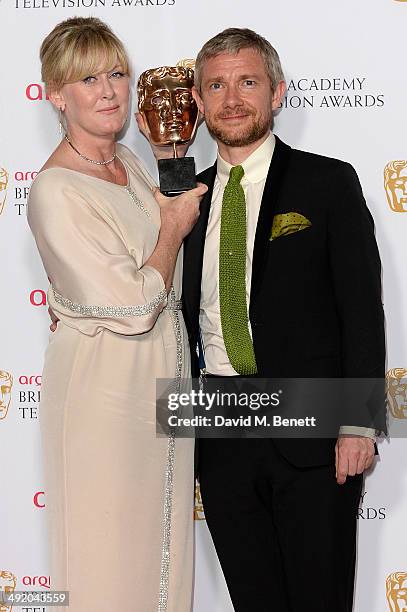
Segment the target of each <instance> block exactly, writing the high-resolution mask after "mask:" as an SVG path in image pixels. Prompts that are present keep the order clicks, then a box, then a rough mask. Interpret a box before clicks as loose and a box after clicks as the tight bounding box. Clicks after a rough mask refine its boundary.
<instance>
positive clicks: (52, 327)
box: [48, 308, 59, 332]
mask: <svg viewBox="0 0 407 612" xmlns="http://www.w3.org/2000/svg"><path fill="white" fill-rule="evenodd" d="M48 314H49V318H50V319H51V325H50V326H49V328H50V330H51V331H52V332H54V331H55V330H56V328H57V325H58V321H59V319H58V317H57V316H56V315H55V313H54V311H53V310H51V308H48Z"/></svg>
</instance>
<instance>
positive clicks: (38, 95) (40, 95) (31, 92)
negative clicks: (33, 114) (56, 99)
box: [25, 83, 49, 102]
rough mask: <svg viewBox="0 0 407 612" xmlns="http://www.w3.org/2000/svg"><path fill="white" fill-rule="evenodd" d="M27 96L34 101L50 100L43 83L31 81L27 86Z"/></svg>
mask: <svg viewBox="0 0 407 612" xmlns="http://www.w3.org/2000/svg"><path fill="white" fill-rule="evenodd" d="M25 97H26V98H27V99H28V100H31V101H32V102H37V101H38V100H48V99H49V98H48V95H47V93H46V91H45V88H44V86H43V85H41V83H29V84H28V85H27V87H26V88H25Z"/></svg>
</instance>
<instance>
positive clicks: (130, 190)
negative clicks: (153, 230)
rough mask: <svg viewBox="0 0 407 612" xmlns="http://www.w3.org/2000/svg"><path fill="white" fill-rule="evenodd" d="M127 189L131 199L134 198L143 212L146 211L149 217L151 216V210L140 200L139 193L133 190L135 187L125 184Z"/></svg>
mask: <svg viewBox="0 0 407 612" xmlns="http://www.w3.org/2000/svg"><path fill="white" fill-rule="evenodd" d="M125 190H126V191H127V193H128V194H129V196H130V197H131V199H132V200H133V202H134V204H135V205H136V206H138V207H139V209H140V210H142V211H143V213H145V214H146V215H147V217H149V216H150V212H149V211H148V210H147V208H146V207H145V206H144V204H143V202H142V201H141V200H140V198H139V197H138V195H137V194H136V193H135V192H134V191H133V189H132V188H131V187H130V186H129V185H126V186H125Z"/></svg>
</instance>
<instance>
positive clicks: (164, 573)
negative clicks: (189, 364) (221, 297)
mask: <svg viewBox="0 0 407 612" xmlns="http://www.w3.org/2000/svg"><path fill="white" fill-rule="evenodd" d="M168 298H169V300H168V306H167V308H168V309H169V310H170V315H171V318H172V324H173V328H174V334H175V339H176V342H177V361H176V366H175V380H174V385H175V389H176V391H177V392H178V393H179V391H180V382H181V375H182V332H181V324H180V320H179V315H178V312H177V311H178V310H180V309H181V301H180V300H176V299H175V291H174V287H171V290H170V293H169V294H168ZM174 463H175V432H174V430H170V435H169V438H168V451H167V468H166V472H165V491H164V527H163V545H162V557H161V570H160V593H159V599H158V612H166V611H167V608H168V584H169V576H170V547H171V515H172V498H173V487H174Z"/></svg>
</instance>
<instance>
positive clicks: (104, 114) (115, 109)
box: [60, 66, 130, 136]
mask: <svg viewBox="0 0 407 612" xmlns="http://www.w3.org/2000/svg"><path fill="white" fill-rule="evenodd" d="M129 93H130V79H129V76H128V74H125V73H124V72H123V70H122V68H121V66H115V67H114V68H113V69H112V70H110V71H109V72H99V73H97V74H93V75H89V76H87V77H85V78H84V79H82V80H81V81H76V82H75V83H66V84H65V85H63V87H62V88H61V91H60V96H61V101H62V102H63V104H64V106H65V108H64V115H65V119H66V122H67V127H68V134H69V133H74V132H75V131H76V132H77V131H78V130H80V131H82V132H87V133H88V134H90V135H93V136H109V135H115V134H117V133H118V132H120V130H121V129H122V128H123V126H124V124H125V122H126V119H127V114H128V106H129Z"/></svg>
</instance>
